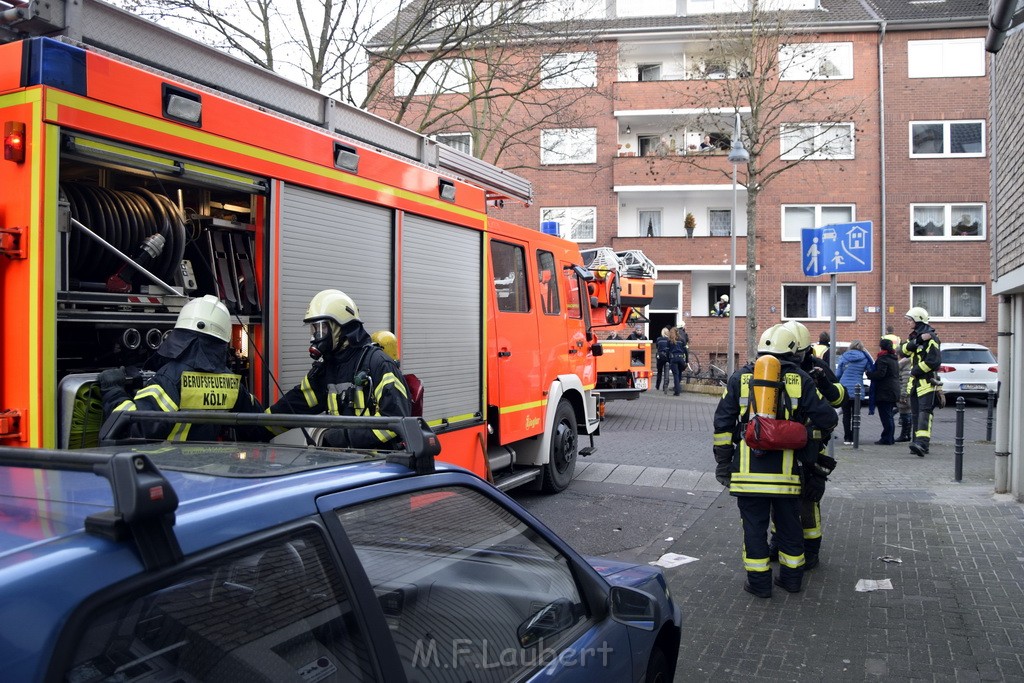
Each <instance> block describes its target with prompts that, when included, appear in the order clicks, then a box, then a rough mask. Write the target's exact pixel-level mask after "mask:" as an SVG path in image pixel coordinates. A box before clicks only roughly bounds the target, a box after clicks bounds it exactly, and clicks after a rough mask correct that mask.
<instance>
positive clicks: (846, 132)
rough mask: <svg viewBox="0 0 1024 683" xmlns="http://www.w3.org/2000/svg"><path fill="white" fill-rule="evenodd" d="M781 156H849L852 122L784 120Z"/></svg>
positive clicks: (835, 157) (810, 157) (846, 157)
mask: <svg viewBox="0 0 1024 683" xmlns="http://www.w3.org/2000/svg"><path fill="white" fill-rule="evenodd" d="M782 158H783V159H852V158H853V124H852V123H787V124H783V126H782Z"/></svg>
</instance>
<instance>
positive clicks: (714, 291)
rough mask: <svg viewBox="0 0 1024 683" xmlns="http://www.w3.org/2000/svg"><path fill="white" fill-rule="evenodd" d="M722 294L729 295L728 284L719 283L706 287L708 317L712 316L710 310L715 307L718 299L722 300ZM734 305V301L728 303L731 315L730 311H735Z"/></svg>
mask: <svg viewBox="0 0 1024 683" xmlns="http://www.w3.org/2000/svg"><path fill="white" fill-rule="evenodd" d="M723 294H726V295H728V294H729V284H728V283H725V284H721V283H719V284H710V285H708V314H709V315H710V314H712V313H711V309H712V308H714V307H715V304H717V303H718V300H719V299H720V298H722V295H723ZM735 303H736V302H735V301H730V302H729V311H730V314H731V312H732V311H734V310H736V307H735Z"/></svg>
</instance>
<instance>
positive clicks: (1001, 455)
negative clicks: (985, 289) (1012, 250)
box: [995, 295, 1019, 495]
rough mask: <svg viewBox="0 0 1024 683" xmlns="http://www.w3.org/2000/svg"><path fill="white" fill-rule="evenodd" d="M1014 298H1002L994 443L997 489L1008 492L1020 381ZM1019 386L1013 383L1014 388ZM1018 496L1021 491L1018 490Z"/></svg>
mask: <svg viewBox="0 0 1024 683" xmlns="http://www.w3.org/2000/svg"><path fill="white" fill-rule="evenodd" d="M1012 299H1013V297H1009V296H1006V295H1003V296H1000V297H999V332H998V337H997V339H996V344H997V346H996V353H997V354H998V355H997V356H996V358H998V359H999V373H998V376H999V402H998V403H997V404H996V443H995V455H996V457H995V460H996V462H995V485H996V488H995V491H996V493H1006V492H1007V491H1008V484H1009V471H1010V403H1011V396H1012V395H1013V394H1012V391H1011V387H1010V385H1011V384H1015V385H1016V384H1017V383H1016V382H1015V381H1014V380H1013V379H1012V373H1011V372H1010V370H1011V368H1010V363H1011V362H1012V361H1013V360H1014V356H1012V355H1011V353H1010V341H1011V340H1012V339H1013V334H1012V332H1011V329H1012V327H1013V326H1012V319H1013V311H1012V309H1011V308H1010V301H1011V300H1012ZM1016 388H1017V387H1016V386H1014V387H1013V389H1016ZM1018 495H1019V492H1018Z"/></svg>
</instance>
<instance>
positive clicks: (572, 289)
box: [562, 268, 590, 324]
mask: <svg viewBox="0 0 1024 683" xmlns="http://www.w3.org/2000/svg"><path fill="white" fill-rule="evenodd" d="M562 273H563V275H564V277H565V317H567V318H570V319H572V320H583V307H582V306H581V305H580V304H581V303H582V300H581V299H580V278H579V275H577V274H576V271H574V270H572V269H571V268H567V269H564V270H562ZM585 287H586V286H585V285H584V289H585ZM586 310H587V311H589V310H590V305H589V303H588V305H587V309H586ZM588 324H589V323H588Z"/></svg>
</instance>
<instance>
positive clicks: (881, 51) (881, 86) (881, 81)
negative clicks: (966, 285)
mask: <svg viewBox="0 0 1024 683" xmlns="http://www.w3.org/2000/svg"><path fill="white" fill-rule="evenodd" d="M885 27H886V22H885V20H884V19H883V20H882V21H880V22H879V23H878V28H879V34H878V152H879V165H880V166H881V169H880V172H879V174H878V178H879V180H878V182H879V192H881V207H880V208H881V213H882V217H881V218H882V220H881V226H880V228H881V232H882V269H881V270H882V322H881V325H882V329H881V331H880V332H879V333H878V336H879V337H881V336H882V335H884V334H885V315H886V312H887V311H888V301H887V299H886V285H887V282H888V277H887V276H886V275H887V273H886V267H885V266H886V262H885V254H886V239H885V227H886V224H885V209H886V201H885V149H886V148H885V69H884V66H885V48H884V46H883V43H884V42H885Z"/></svg>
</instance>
